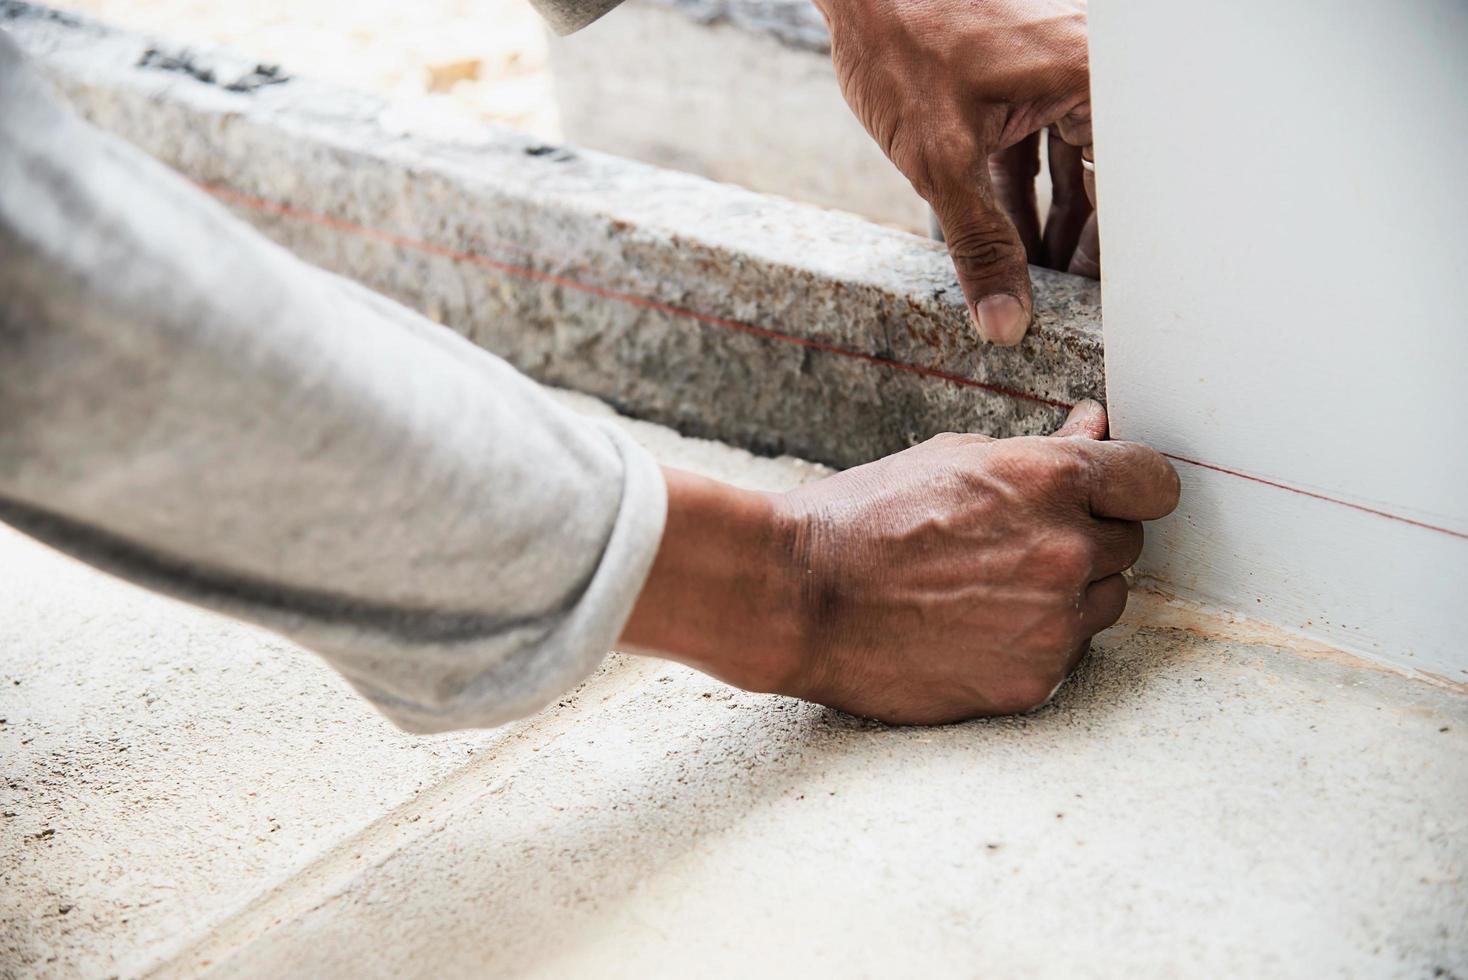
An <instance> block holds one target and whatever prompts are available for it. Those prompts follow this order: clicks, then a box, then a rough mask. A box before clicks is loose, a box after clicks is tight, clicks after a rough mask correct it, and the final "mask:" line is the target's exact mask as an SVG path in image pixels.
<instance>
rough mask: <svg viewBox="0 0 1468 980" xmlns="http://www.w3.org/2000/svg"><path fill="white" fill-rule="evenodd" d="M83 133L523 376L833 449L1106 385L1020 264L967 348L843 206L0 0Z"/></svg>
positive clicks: (908, 265) (999, 428)
mask: <svg viewBox="0 0 1468 980" xmlns="http://www.w3.org/2000/svg"><path fill="white" fill-rule="evenodd" d="M0 25H3V26H4V27H5V29H6V30H8V31H9V32H10V33H11V34H12V35H13V36H14V37H15V38H16V40H17V41H18V42H19V43H20V44H21V45H22V47H24V48H25V49H26V50H27V51H29V52H30V53H31V54H32V55H33V56H34V57H35V58H36V59H37V61H38V62H39V64H40V66H41V68H42V70H44V71H45V72H46V73H47V74H48V75H49V76H50V77H51V78H52V79H53V80H54V81H55V82H56V84H57V85H58V86H59V87H60V88H61V89H62V90H63V91H64V93H65V94H66V95H67V96H68V97H69V98H70V99H71V101H72V103H73V104H74V105H75V106H76V107H77V108H78V109H79V110H80V111H81V112H83V113H84V114H85V115H86V116H88V117H89V118H90V119H92V120H93V121H95V122H96V123H97V124H99V125H101V126H103V127H104V128H106V129H109V130H111V131H113V132H115V133H117V134H118V135H120V136H122V137H123V138H125V139H127V140H129V141H131V142H133V143H135V144H137V145H138V146H140V147H142V148H143V149H145V150H146V151H148V152H149V153H151V154H153V155H154V156H156V157H157V158H159V159H160V160H162V161H163V162H165V163H166V164H168V165H169V166H171V167H174V168H175V169H177V170H179V171H180V172H181V173H183V174H185V175H186V176H188V177H189V178H191V179H192V180H194V181H196V182H198V183H199V184H201V185H203V186H204V187H206V188H207V189H210V190H211V191H212V192H213V193H214V194H215V195H216V196H217V197H218V198H219V199H220V200H222V201H224V202H225V203H226V204H228V205H229V206H231V207H233V208H234V209H236V210H237V211H238V212H239V213H240V214H241V215H242V216H244V217H245V218H247V219H248V220H249V221H251V222H252V223H253V224H255V225H256V226H257V227H259V228H260V229H261V230H262V231H263V232H265V233H266V234H267V235H269V236H270V237H272V238H274V239H275V240H276V241H278V242H280V243H281V244H283V245H285V246H286V247H288V248H290V249H291V250H292V251H294V252H296V253H297V254H298V255H300V256H302V257H303V258H305V259H307V260H309V261H312V262H315V263H317V264H319V265H322V266H324V267H326V268H329V269H332V270H334V271H336V272H339V273H342V274H344V275H347V276H350V277H352V278H354V279H357V280H359V281H361V282H363V283H365V284H366V285H368V286H370V287H371V288H373V289H376V290H379V291H381V292H383V293H385V294H387V295H390V296H393V297H395V298H396V299H399V300H401V301H403V302H404V303H406V304H408V305H409V306H412V307H414V308H416V309H419V310H422V311H423V312H425V313H426V314H428V315H429V316H431V317H433V318H434V319H436V320H438V321H439V322H442V323H444V324H446V325H448V326H450V327H452V328H453V329H455V330H457V331H459V332H460V333H463V334H464V335H466V336H468V337H469V338H470V339H472V340H473V341H475V342H476V343H478V344H480V345H482V346H484V347H486V348H488V349H489V350H492V351H494V352H495V353H497V354H500V355H501V356H503V357H505V358H507V359H508V360H509V361H511V362H512V363H514V364H515V365H516V366H517V367H519V368H520V369H522V370H524V371H526V372H527V373H529V374H531V375H532V376H534V377H536V378H538V379H540V380H542V381H545V382H548V383H552V384H556V385H560V386H564V387H568V388H573V389H576V390H580V391H584V392H587V393H590V394H593V395H596V396H598V397H600V398H602V399H604V400H606V401H608V402H610V403H611V404H613V405H615V406H616V407H617V408H619V409H620V410H622V411H623V412H625V413H627V414H630V415H634V416H638V417H642V418H647V419H651V420H654V421H658V422H662V423H665V424H668V425H671V426H673V427H674V428H677V429H679V430H680V431H682V432H685V433H689V434H692V435H697V436H702V437H708V438H715V439H720V440H723V441H726V442H731V443H734V444H736V445H740V446H744V447H747V448H751V449H753V450H755V451H758V452H762V453H768V454H777V453H790V454H793V455H798V456H802V457H804V458H808V459H812V460H817V461H820V462H825V463H829V464H833V465H838V466H845V465H852V464H856V463H860V462H864V461H866V460H869V459H872V458H875V457H878V456H881V455H884V454H887V453H890V452H893V451H896V450H899V449H902V448H904V447H906V446H908V445H911V444H913V443H915V442H918V441H921V440H922V439H924V438H926V437H928V436H930V435H932V434H934V433H937V432H941V431H947V430H959V431H977V432H985V433H989V434H993V435H1001V436H1002V435H1015V434H1027V433H1041V432H1045V431H1048V430H1050V429H1051V428H1052V427H1053V426H1054V425H1055V424H1056V423H1057V422H1058V420H1059V419H1060V417H1061V416H1062V414H1063V411H1064V407H1065V406H1067V405H1069V404H1071V403H1074V402H1075V401H1077V400H1078V399H1080V398H1083V397H1095V396H1098V395H1099V394H1100V393H1101V391H1102V387H1103V364H1102V341H1101V328H1100V313H1099V287H1098V286H1097V285H1096V284H1095V283H1091V282H1087V281H1085V280H1081V279H1077V278H1074V277H1070V276H1065V275H1060V274H1056V273H1050V272H1044V271H1040V270H1036V271H1035V273H1034V277H1035V291H1036V297H1035V299H1036V302H1035V306H1036V321H1037V324H1036V328H1035V329H1034V331H1033V332H1032V333H1031V335H1030V337H1029V338H1027V339H1026V341H1025V342H1024V344H1023V345H1021V346H1020V347H1018V348H1015V349H1013V350H999V349H995V348H990V347H987V346H985V345H983V344H981V343H980V342H979V341H978V340H977V339H976V338H975V336H974V334H973V331H972V329H971V328H970V327H969V324H968V321H967V318H966V313H965V309H964V305H963V301H962V297H961V294H960V292H959V290H958V286H957V283H956V281H955V279H954V276H953V272H952V269H951V268H950V266H949V263H948V259H947V256H946V254H945V253H944V251H943V250H942V248H941V247H940V246H938V245H935V244H933V243H931V242H927V241H924V240H922V239H920V238H917V237H914V236H912V235H908V234H905V233H902V232H897V231H892V230H890V229H883V228H880V227H876V226H873V225H870V224H868V223H866V222H863V221H861V220H859V219H856V218H853V217H851V216H847V215H842V214H837V213H832V212H826V211H822V210H819V209H815V208H811V207H805V206H801V205H796V204H792V203H789V202H785V201H780V200H776V199H772V198H767V197H763V196H761V195H758V194H753V193H750V192H746V191H742V190H739V189H736V188H732V187H728V186H724V185H720V184H714V183H711V182H709V181H706V180H702V179H700V178H696V177H691V176H687V175H684V174H679V173H674V172H670V171H664V170H659V169H656V168H653V167H649V166H645V165H642V164H637V163H632V162H629V161H625V160H621V159H617V158H613V157H607V156H603V155H600V154H594V153H586V152H582V151H579V150H575V149H571V148H566V147H554V146H545V145H540V144H537V143H535V142H534V141H532V140H530V139H527V138H525V137H522V136H520V135H517V134H513V133H507V132H504V131H498V130H492V129H486V130H485V131H484V132H483V134H482V135H480V136H479V137H478V138H477V139H474V140H464V141H458V142H446V141H433V140H428V139H423V138H418V137H413V136H408V135H405V134H403V133H400V132H394V131H392V130H391V129H390V128H388V127H387V126H385V125H384V123H383V118H382V117H383V110H384V106H383V104H382V103H380V102H379V101H378V100H376V99H372V98H367V97H363V96H360V95H356V94H353V93H348V92H343V91H341V90H339V89H335V88H331V87H329V86H324V85H320V84H316V83H312V82H309V81H305V80H300V79H293V78H289V77H287V76H285V75H284V74H283V73H280V72H278V71H273V70H271V69H270V67H269V66H259V65H255V64H253V63H248V62H241V61H240V60H239V59H238V58H234V57H231V56H229V55H225V54H221V53H212V52H194V51H186V50H180V49H177V48H170V47H169V46H168V45H165V44H159V43H150V42H149V41H148V40H147V39H145V38H143V37H141V36H138V35H134V34H130V33H125V32H121V31H115V30H111V29H107V28H103V27H100V26H97V25H94V24H90V23H87V22H83V21H79V20H77V19H75V18H71V17H69V16H65V15H58V14H55V13H54V12H51V11H48V10H46V9H45V8H40V7H35V6H32V5H29V4H23V3H16V2H11V0H6V2H0Z"/></svg>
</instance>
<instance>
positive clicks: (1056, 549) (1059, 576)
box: [1040, 534, 1094, 592]
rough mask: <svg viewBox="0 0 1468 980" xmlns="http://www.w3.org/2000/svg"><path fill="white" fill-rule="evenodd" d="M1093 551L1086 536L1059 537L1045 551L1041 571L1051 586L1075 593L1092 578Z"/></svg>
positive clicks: (1068, 535) (1069, 535) (1070, 535)
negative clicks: (1078, 586) (1080, 585)
mask: <svg viewBox="0 0 1468 980" xmlns="http://www.w3.org/2000/svg"><path fill="white" fill-rule="evenodd" d="M1093 551H1094V549H1093V548H1092V545H1091V542H1090V541H1089V540H1088V539H1087V538H1086V537H1085V536H1084V535H1080V534H1067V535H1060V536H1057V537H1056V538H1055V539H1054V540H1053V541H1052V542H1051V543H1050V544H1049V545H1048V546H1047V548H1046V549H1045V552H1044V554H1043V557H1042V559H1041V562H1040V571H1041V573H1042V574H1043V575H1044V577H1045V579H1046V580H1047V582H1048V583H1049V584H1050V585H1052V586H1055V587H1058V588H1060V589H1063V590H1068V591H1072V592H1073V591H1074V589H1075V587H1076V586H1077V585H1078V584H1080V583H1083V582H1085V581H1086V580H1087V579H1088V578H1089V577H1090V574H1091V565H1092V557H1093Z"/></svg>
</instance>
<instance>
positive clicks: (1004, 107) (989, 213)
mask: <svg viewBox="0 0 1468 980" xmlns="http://www.w3.org/2000/svg"><path fill="white" fill-rule="evenodd" d="M816 4H817V6H819V7H820V8H821V12H822V13H823V14H824V15H825V17H826V21H827V23H828V25H829V26H830V31H831V58H832V60H833V62H834V63H835V66H836V74H837V77H838V78H839V79H840V81H841V89H842V92H843V93H844V94H845V95H846V101H847V102H848V103H849V104H850V105H851V108H852V110H853V111H854V112H855V113H856V115H857V117H858V118H859V119H860V120H861V121H862V123H863V124H864V125H865V126H866V128H867V131H868V132H870V133H871V134H872V136H873V138H875V139H876V141H877V143H878V144H879V145H880V146H881V147H882V149H883V151H885V152H886V154H887V156H888V157H889V158H890V159H891V160H892V162H893V163H894V164H896V165H897V168H898V169H899V170H901V171H902V173H903V174H904V175H906V177H907V179H908V180H910V181H911V182H912V185H913V187H914V188H915V189H916V190H917V192H918V193H919V194H921V195H922V196H923V199H924V200H926V201H927V202H928V204H929V205H930V206H931V207H932V208H933V211H934V213H935V214H936V215H937V218H938V223H939V225H940V226H941V227H942V230H943V236H944V239H945V241H947V243H948V251H949V254H950V255H952V257H953V264H954V267H955V268H956V269H957V272H958V279H959V282H960V283H961V284H962V286H963V292H964V297H965V298H966V299H967V301H968V304H969V309H970V312H971V313H972V315H973V318H974V322H975V324H976V325H977V327H978V331H979V334H980V335H981V336H982V337H983V338H984V339H986V340H988V341H991V342H992V343H996V344H1003V345H1011V344H1017V343H1019V341H1020V339H1021V338H1023V336H1024V333H1025V330H1026V329H1027V328H1028V326H1029V322H1030V312H1031V308H1032V303H1031V295H1030V279H1029V270H1028V269H1027V268H1026V267H1025V259H1026V246H1027V245H1029V246H1030V248H1031V255H1032V256H1034V257H1037V258H1039V257H1041V256H1040V255H1039V249H1040V247H1041V246H1042V244H1044V239H1043V238H1042V237H1041V233H1040V231H1039V228H1038V216H1035V218H1034V220H1032V221H1030V220H1027V219H1025V218H1024V217H1021V227H1020V228H1016V227H1015V223H1014V222H1013V221H1011V219H1010V217H1009V216H1008V215H1007V214H1006V207H1005V205H1006V204H1011V206H1012V212H1013V213H1018V214H1021V215H1023V213H1024V209H1023V203H1022V201H1021V204H1020V206H1019V207H1013V204H1014V202H1013V201H1006V200H1005V199H1004V198H1003V197H1002V196H1001V195H1002V194H1003V193H1004V192H1005V191H1006V190H1013V192H1014V193H1016V194H1021V195H1022V194H1023V193H1024V192H1023V190H1022V186H1020V185H1022V183H1023V177H1022V174H1023V172H1024V170H1025V169H1026V168H1027V167H1028V166H1029V165H1030V161H1033V162H1034V163H1035V164H1036V165H1038V159H1039V158H1038V140H1036V141H1034V142H1033V144H1032V145H1029V146H1027V147H1026V148H1025V149H1023V150H1021V151H1019V152H1018V153H1017V154H1016V155H1015V157H1014V158H1013V159H1011V160H1009V161H1008V164H1009V166H1008V168H1006V161H1005V160H1004V159H1002V158H1001V159H996V161H995V165H996V166H997V168H998V169H999V170H1000V172H1002V173H1005V174H1008V175H1009V177H1007V178H1005V181H1007V183H1008V185H1009V186H1008V187H1005V186H1000V187H996V185H995V182H994V180H993V179H992V178H991V174H990V157H991V155H992V154H997V153H1000V152H1001V151H1005V150H1008V149H1009V148H1011V147H1014V146H1016V145H1017V144H1020V143H1021V142H1022V141H1023V140H1025V139H1026V137H1029V136H1031V135H1032V134H1034V133H1037V132H1038V131H1039V130H1041V129H1043V128H1044V127H1046V126H1051V125H1052V124H1053V125H1054V128H1055V132H1056V133H1058V135H1059V136H1060V137H1062V139H1063V142H1064V143H1066V144H1069V145H1071V146H1075V147H1089V145H1090V143H1091V109H1090V69H1089V64H1088V61H1087V53H1086V6H1085V3H1084V0H816ZM1087 152H1089V150H1087ZM1078 166H1079V162H1078V161H1077V167H1078ZM1063 171H1064V172H1063V173H1062V175H1061V180H1062V181H1063V180H1065V179H1067V178H1068V177H1070V176H1072V174H1071V173H1070V168H1069V167H1068V165H1067V166H1065V167H1063ZM1011 178H1016V179H1011ZM1005 181H1001V183H1004V182H1005ZM1028 182H1029V191H1028V195H1029V210H1030V212H1033V211H1034V200H1033V195H1034V175H1033V173H1031V174H1030V175H1029V177H1028ZM1079 207H1080V205H1079V202H1077V201H1076V200H1075V199H1074V198H1071V199H1069V200H1068V201H1067V202H1066V203H1065V204H1064V205H1063V209H1065V208H1068V209H1070V210H1071V211H1072V212H1073V211H1075V210H1077V209H1079ZM1085 220H1086V219H1085V218H1084V217H1081V218H1080V219H1079V221H1076V220H1074V218H1073V217H1072V218H1071V223H1072V224H1076V225H1079V226H1080V227H1078V228H1076V229H1075V230H1074V231H1072V230H1070V229H1069V228H1068V226H1065V225H1064V224H1063V223H1062V224H1058V225H1057V226H1056V228H1057V232H1056V234H1057V239H1058V240H1057V242H1056V245H1057V251H1067V252H1070V251H1074V249H1075V245H1074V240H1075V239H1074V238H1072V236H1073V235H1074V236H1075V237H1076V238H1079V236H1080V234H1081V230H1082V229H1083V228H1084V225H1085ZM1068 263H1069V256H1068V255H1067V264H1068ZM1048 264H1054V263H1048Z"/></svg>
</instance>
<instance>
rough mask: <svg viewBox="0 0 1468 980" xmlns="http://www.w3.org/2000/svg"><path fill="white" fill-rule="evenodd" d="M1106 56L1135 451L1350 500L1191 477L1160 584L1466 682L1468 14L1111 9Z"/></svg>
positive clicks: (1094, 34)
mask: <svg viewBox="0 0 1468 980" xmlns="http://www.w3.org/2000/svg"><path fill="white" fill-rule="evenodd" d="M1091 58H1092V66H1093V79H1092V86H1093V97H1094V101H1095V113H1096V153H1097V161H1098V162H1097V168H1098V192H1099V195H1100V200H1101V213H1102V218H1103V222H1102V225H1101V229H1102V243H1101V244H1102V253H1103V256H1104V259H1103V266H1104V269H1103V276H1104V278H1103V289H1104V302H1105V310H1106V355H1107V376H1108V380H1107V384H1108V398H1109V402H1110V406H1111V410H1112V417H1113V425H1114V429H1115V431H1116V433H1117V435H1118V436H1119V437H1121V438H1127V439H1140V440H1145V441H1147V442H1150V443H1152V444H1153V445H1155V446H1157V447H1158V448H1159V449H1162V450H1163V451H1165V452H1168V453H1171V454H1175V455H1176V456H1180V457H1185V458H1187V459H1190V460H1195V461H1199V462H1203V463H1207V464H1211V465H1213V466H1217V467H1222V468H1225V469H1228V470H1233V471H1236V472H1237V473H1242V474H1248V475H1250V476H1254V477H1258V478H1262V479H1266V480H1270V481H1274V482H1276V483H1281V484H1286V485H1288V486H1290V487H1293V488H1296V490H1300V491H1307V492H1309V493H1313V494H1319V495H1322V496H1325V497H1330V498H1333V499H1334V500H1335V501H1339V502H1329V501H1325V500H1321V499H1317V498H1315V497H1310V496H1306V495H1304V494H1302V493H1298V492H1291V491H1290V490H1285V489H1279V488H1276V487H1271V486H1266V485H1264V484H1261V483H1256V482H1251V481H1250V480H1248V479H1245V478H1243V477H1240V476H1237V475H1229V474H1225V473H1221V472H1217V471H1215V470H1209V469H1206V468H1203V467H1200V466H1196V465H1191V464H1188V463H1184V462H1179V463H1178V464H1177V466H1178V469H1179V472H1180V473H1181V475H1182V478H1183V485H1184V497H1183V502H1182V506H1181V507H1180V508H1179V510H1178V512H1177V514H1176V515H1174V516H1173V517H1172V518H1170V519H1169V520H1167V521H1165V522H1163V523H1161V524H1159V525H1158V526H1157V527H1156V528H1155V529H1154V530H1152V532H1151V534H1150V537H1149V542H1148V546H1147V551H1146V554H1145V556H1144V559H1143V565H1142V568H1143V570H1144V571H1146V572H1149V573H1150V574H1152V575H1154V576H1155V577H1157V578H1158V579H1160V580H1162V581H1163V582H1164V583H1167V584H1170V585H1172V586H1173V587H1175V588H1176V589H1177V590H1178V591H1181V592H1183V593H1185V594H1192V595H1195V596H1199V597H1202V598H1205V599H1209V600H1213V601H1216V602H1220V603H1222V604H1226V605H1229V606H1236V607H1239V608H1241V609H1244V610H1245V611H1246V612H1247V611H1252V612H1253V613H1254V614H1255V615H1257V616H1259V617H1260V618H1264V619H1267V620H1271V621H1274V622H1277V623H1280V624H1282V625H1285V626H1288V627H1291V628H1294V629H1297V630H1299V631H1302V632H1304V633H1307V634H1310V635H1314V636H1317V637H1320V638H1324V639H1326V640H1328V641H1330V642H1333V643H1336V644H1338V645H1342V646H1345V647H1347V648H1350V649H1354V650H1357V651H1360V652H1363V653H1367V654H1375V655H1377V656H1380V657H1383V658H1385V659H1388V660H1394V661H1396V662H1398V663H1401V664H1403V665H1405V666H1408V667H1412V668H1415V669H1418V670H1422V671H1426V672H1429V673H1433V674H1437V675H1440V676H1443V677H1446V678H1449V679H1452V680H1455V681H1458V682H1468V657H1465V656H1464V654H1463V649H1464V648H1463V643H1462V638H1463V636H1464V635H1465V634H1468V3H1465V2H1464V0H1404V2H1396V3H1380V2H1365V0H1349V2H1341V0H1294V2H1291V3H1285V4H1280V3H1271V2H1264V0H1242V2H1236V3H1230V4H1221V3H1201V2H1198V0H1096V2H1095V3H1094V4H1092V7H1091ZM1345 504H1354V505H1356V506H1358V507H1365V508H1370V509H1373V510H1377V511H1382V512H1386V513H1388V514H1391V515H1395V516H1396V517H1398V518H1404V519H1407V520H1412V521H1418V522H1422V523H1424V524H1428V525H1433V526H1434V527H1436V528H1439V530H1429V529H1426V528H1422V527H1417V526H1413V525H1411V524H1408V523H1403V522H1402V521H1401V520H1394V519H1391V518H1389V517H1383V516H1378V515H1376V514H1370V513H1365V512H1363V511H1360V510H1353V509H1352V508H1351V507H1349V506H1345Z"/></svg>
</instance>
